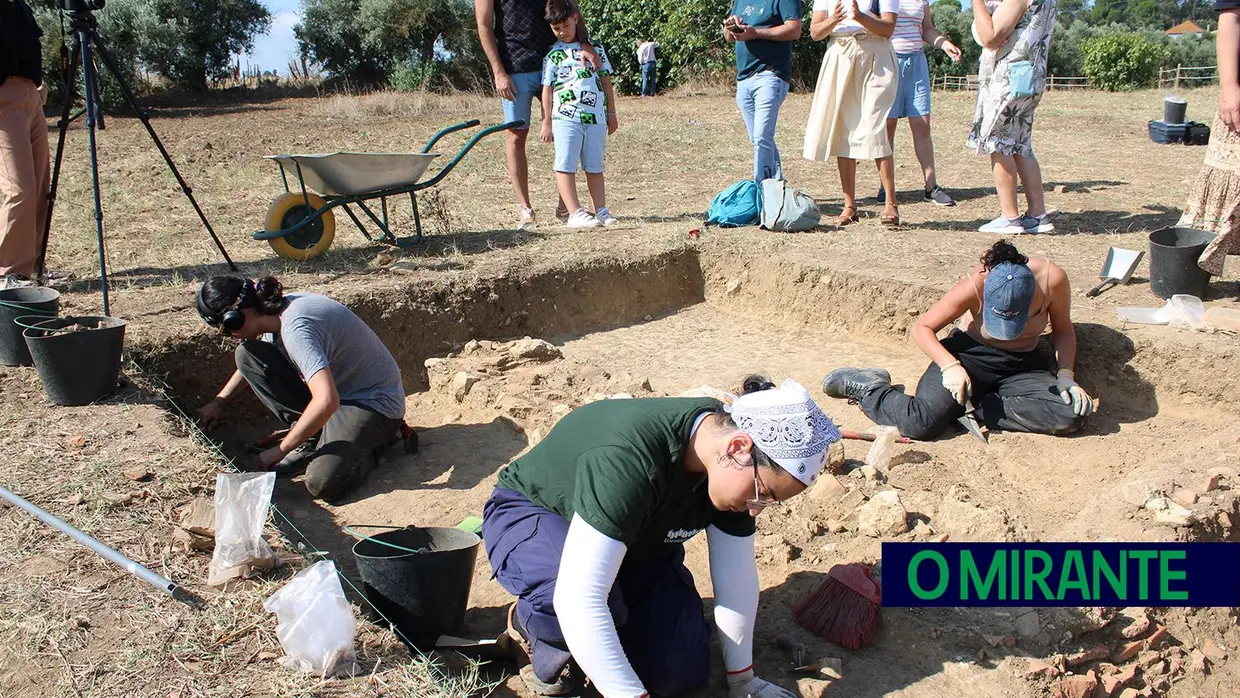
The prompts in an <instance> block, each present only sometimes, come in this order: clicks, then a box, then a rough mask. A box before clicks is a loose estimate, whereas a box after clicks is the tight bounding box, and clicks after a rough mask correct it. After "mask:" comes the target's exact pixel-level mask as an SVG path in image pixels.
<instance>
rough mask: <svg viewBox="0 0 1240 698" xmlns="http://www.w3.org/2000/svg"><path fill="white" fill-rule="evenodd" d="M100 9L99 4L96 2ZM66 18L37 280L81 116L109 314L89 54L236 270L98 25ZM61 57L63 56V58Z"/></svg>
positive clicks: (78, 13) (95, 96) (71, 13)
mask: <svg viewBox="0 0 1240 698" xmlns="http://www.w3.org/2000/svg"><path fill="white" fill-rule="evenodd" d="M70 3H71V4H74V5H79V4H81V3H80V0H66V4H70ZM100 6H102V3H100ZM66 14H67V15H68V17H69V24H70V26H71V27H72V29H73V50H72V53H71V56H72V57H71V58H70V59H69V63H68V65H67V66H65V71H64V78H65V89H64V104H63V105H62V106H61V111H60V122H59V124H58V129H59V135H58V138H57V141H56V160H55V165H54V166H53V167H52V181H51V188H50V189H49V190H48V195H47V221H46V223H45V224H44V227H43V248H42V250H40V252H39V262H38V277H39V278H41V277H42V276H43V272H44V269H45V265H46V261H47V241H48V238H49V237H50V236H51V230H52V210H53V207H54V206H55V204H56V187H57V184H58V183H59V181H60V165H61V162H62V160H63V157H64V151H65V137H66V136H67V135H68V132H69V124H70V123H72V122H73V121H74V120H75V119H77V118H78V117H80V116H82V114H85V115H86V127H87V131H88V133H89V142H90V175H91V185H92V191H93V193H94V199H95V233H96V236H97V238H98V242H99V281H100V285H101V288H102V289H103V314H104V315H110V308H109V306H108V266H107V259H106V255H105V253H104V242H103V204H102V203H101V202H100V198H99V156H98V152H97V151H96V149H95V128H96V124H99V125H100V127H101V126H102V122H103V112H102V109H101V108H100V104H99V83H98V76H97V75H96V74H95V63H94V60H93V52H92V48H93V49H94V51H97V52H98V54H99V57H100V58H102V59H103V64H104V66H106V67H107V69H108V71H109V72H111V73H112V76H113V77H114V78H116V84H117V85H118V86H119V87H120V90H121V93H122V94H123V95H124V96H125V101H126V102H127V103H128V104H129V108H130V109H132V110H133V111H134V112H135V113H137V115H138V118H139V119H141V121H142V125H143V126H145V127H146V132H147V133H148V134H149V135H150V136H151V140H152V141H154V142H155V147H156V148H158V149H159V154H160V155H162V156H163V157H164V162H165V163H167V165H168V169H169V170H171V171H172V174H173V176H174V177H176V180H177V184H179V185H180V187H181V191H182V192H184V193H185V198H187V199H189V203H190V204H191V205H192V206H193V207H194V211H195V212H196V213H197V214H198V218H199V219H200V220H202V225H203V227H205V228H206V229H207V232H208V233H210V235H211V239H212V240H214V241H215V246H216V247H217V248H219V251H220V254H222V255H223V256H224V261H226V262H228V268H229V269H231V270H232V271H237V265H236V264H234V263H233V261H232V259H231V258H230V257H229V256H228V251H227V250H225V249H224V243H222V242H220V238H219V236H218V235H216V234H215V230H214V229H213V228H212V227H211V222H210V221H208V220H207V216H206V214H205V213H203V212H202V208H201V207H199V206H198V202H197V201H196V200H195V199H194V193H193V189H192V188H191V187H190V186H189V184H187V183H186V182H185V179H184V178H183V177H182V176H181V173H180V171H178V170H177V166H176V165H175V164H174V163H173V162H172V157H171V156H170V155H168V151H167V149H166V148H164V144H163V142H162V141H160V140H159V136H158V135H157V134H156V133H155V129H154V128H152V127H151V120H150V115H149V114H147V112H146V111H144V110H143V109H142V108H141V107H139V106H138V101H137V99H136V98H135V97H134V94H133V91H132V90H131V89H130V88H129V85H127V84H126V83H125V78H124V77H123V76H122V75H121V73H120V71H119V70H117V68H116V63H115V62H114V61H113V59H112V55H111V54H110V53H108V50H107V48H105V47H104V45H103V41H102V40H101V39H100V38H99V32H98V23H97V22H96V20H95V16H94V15H93V14H92V13H91V11H90V9H89V8H88V7H82V6H77V7H74V8H72V9H68V10H67V11H66ZM62 55H63V54H62ZM79 59H80V60H81V67H82V92H83V98H84V101H85V102H86V108H85V109H84V110H83V111H82V112H79V113H78V114H76V115H74V116H72V117H71V116H70V115H69V114H70V111H71V108H72V106H73V102H74V99H75V98H76V96H77V75H76V70H75V69H74V66H75V65H77V64H78V61H79Z"/></svg>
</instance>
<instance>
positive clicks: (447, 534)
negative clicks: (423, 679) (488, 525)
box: [345, 526, 482, 651]
mask: <svg viewBox="0 0 1240 698" xmlns="http://www.w3.org/2000/svg"><path fill="white" fill-rule="evenodd" d="M355 528H369V527H364V526H357V527H355ZM374 528H386V527H374ZM345 530H346V531H349V532H350V533H353V531H351V530H349V529H348V528H346V529H345ZM354 535H357V534H356V533H354ZM481 542H482V539H481V538H479V537H478V536H476V535H474V534H472V533H470V532H468V531H462V530H461V529H459V528H415V527H412V526H411V527H409V528H401V529H395V530H389V531H386V532H384V533H380V534H378V535H375V536H368V537H362V539H361V540H359V541H358V542H357V544H355V545H354V546H353V556H354V558H356V560H357V571H358V573H359V574H360V575H361V577H362V584H363V591H364V593H365V594H366V599H367V600H368V601H370V603H371V604H373V605H374V607H375V609H377V610H378V611H379V612H380V613H382V614H383V615H384V616H386V617H387V619H388V620H390V621H391V622H392V624H393V625H395V626H396V628H397V629H398V630H399V631H400V635H402V636H403V637H401V639H402V640H404V641H406V642H407V643H409V644H412V645H413V646H414V647H415V648H417V649H418V650H421V651H429V650H431V649H433V648H434V647H435V641H436V640H438V639H439V636H440V635H445V634H452V633H455V632H457V631H458V630H459V629H460V627H461V625H462V624H463V623H464V622H465V608H466V607H467V606H468V604H469V589H470V587H471V586H472V584H473V580H474V563H475V562H477V560H478V544H479V543H481ZM376 620H377V621H379V622H383V621H382V618H376Z"/></svg>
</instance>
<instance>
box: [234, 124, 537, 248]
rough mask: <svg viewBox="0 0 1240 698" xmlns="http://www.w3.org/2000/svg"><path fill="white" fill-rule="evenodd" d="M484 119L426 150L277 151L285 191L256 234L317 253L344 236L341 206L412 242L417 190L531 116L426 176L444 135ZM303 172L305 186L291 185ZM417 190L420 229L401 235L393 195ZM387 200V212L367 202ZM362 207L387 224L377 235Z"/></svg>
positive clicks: (389, 237)
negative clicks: (391, 219) (392, 222)
mask: <svg viewBox="0 0 1240 698" xmlns="http://www.w3.org/2000/svg"><path fill="white" fill-rule="evenodd" d="M478 125H479V122H478V120H477V119H473V120H470V121H466V122H464V123H460V124H456V125H455V126H449V127H447V128H445V129H443V130H441V131H439V132H438V133H436V134H435V135H434V136H431V139H430V140H429V141H427V142H426V146H425V147H423V148H422V151H421V152H419V153H314V154H308V155H272V156H268V158H267V159H269V160H274V161H275V162H276V163H277V164H278V165H279V166H280V180H281V181H282V182H283V183H284V193H283V194H281V195H280V196H278V197H276V199H275V200H274V201H272V202H271V206H270V207H269V208H268V209H267V218H266V221H265V225H264V230H261V231H259V232H257V233H254V239H255V240H266V241H267V243H268V244H269V245H271V249H273V250H275V251H276V254H278V255H280V256H281V257H285V258H287V259H291V260H295V261H298V262H303V261H306V260H308V259H314V258H315V257H318V256H319V255H321V254H323V253H324V252H326V251H327V248H329V247H331V244H332V240H333V239H335V237H336V215H335V211H334V209H336V208H338V207H339V208H340V209H342V210H343V211H344V212H345V213H346V214H348V216H349V218H350V219H351V220H352V221H353V223H354V224H355V225H357V229H358V230H360V231H362V235H363V236H365V238H366V239H367V240H370V241H372V242H385V243H388V244H392V245H396V246H399V247H412V246H413V245H416V244H417V243H418V242H419V241H420V240H421V239H422V217H421V215H419V213H418V198H417V193H418V192H419V191H422V190H423V189H428V188H430V187H433V186H435V185H436V184H439V182H440V181H442V180H443V178H444V177H446V176H448V173H449V172H451V171H452V169H453V168H454V167H456V166H457V164H458V163H460V162H461V159H462V158H464V157H465V156H466V155H467V154H468V153H469V151H470V150H472V149H473V147H474V146H475V145H477V144H478V141H480V140H482V139H483V138H486V137H487V136H489V135H491V134H493V133H498V132H499V131H507V130H508V129H512V128H519V127H523V126H524V125H525V122H524V121H520V120H518V121H510V122H508V123H506V124H496V125H495V126H490V127H488V128H485V129H483V130H481V131H479V132H478V133H476V134H474V136H473V137H472V138H470V139H469V141H468V142H466V143H465V145H464V146H462V147H461V150H460V152H458V153H457V154H456V156H455V157H453V158H452V160H450V161H449V162H448V164H446V165H444V166H443V167H442V168H441V169H440V170H439V171H438V172H436V173H435V174H434V175H433V176H431V177H429V178H424V175H425V174H426V171H427V169H429V168H430V166H431V164H432V163H433V162H434V160H435V158H437V157H439V155H438V154H437V153H432V152H431V148H433V147H435V144H436V143H438V142H439V139H441V138H443V137H444V136H446V135H448V134H450V133H454V132H456V131H464V130H466V129H471V128H475V127H477V126H478ZM290 177H296V179H297V187H298V188H297V189H296V190H294V189H293V188H292V187H290V186H289V179H290ZM406 194H408V195H409V204H410V206H411V207H412V209H413V227H414V235H413V236H412V237H404V238H398V237H397V236H396V235H395V234H393V233H392V230H391V228H390V227H389V225H388V198H389V197H395V196H404V195H406ZM375 199H378V200H379V203H380V205H379V213H378V214H376V213H375V211H374V210H373V209H372V206H373V204H372V205H367V203H366V202H368V201H371V202H373V201H374V200H375ZM353 207H356V208H357V209H359V210H360V211H361V212H362V213H364V214H365V215H366V217H367V218H369V219H370V221H371V222H372V223H374V224H375V226H376V227H377V228H378V229H379V230H380V231H381V234H380V235H378V236H377V238H376V237H375V236H372V235H371V233H370V231H368V230H367V229H366V226H365V225H364V224H363V223H362V220H361V219H360V218H359V217H358V215H357V213H356V212H354V210H353Z"/></svg>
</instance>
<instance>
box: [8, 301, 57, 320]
mask: <svg viewBox="0 0 1240 698" xmlns="http://www.w3.org/2000/svg"><path fill="white" fill-rule="evenodd" d="M0 307H5V308H12V309H13V310H25V311H27V312H29V313H30V315H31V316H34V315H46V313H40V312H39V311H38V309H36V308H31V307H30V306H29V305H27V304H24V303H14V302H12V301H0ZM50 317H55V313H52V314H51V315H50Z"/></svg>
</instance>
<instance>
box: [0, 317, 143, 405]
mask: <svg viewBox="0 0 1240 698" xmlns="http://www.w3.org/2000/svg"><path fill="white" fill-rule="evenodd" d="M16 322H17V323H18V324H19V325H22V326H23V327H25V328H26V329H25V331H24V332H22V334H23V335H24V336H25V338H26V346H27V347H29V348H30V356H31V358H32V359H34V367H35V368H37V369H38V370H39V378H41V379H43V392H45V393H47V398H48V399H49V400H51V401H52V402H53V403H55V404H57V405H65V406H74V405H89V404H90V403H92V402H94V401H96V400H98V399H99V398H101V397H103V396H105V395H107V394H108V393H111V392H112V391H113V390H116V387H117V382H116V381H117V378H119V377H120V372H121V351H122V350H123V349H124V347H125V321H124V320H118V319H116V318H110V317H62V318H41V317H22V318H18V319H17V321H16ZM83 328H85V329H83ZM60 330H69V331H60Z"/></svg>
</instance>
